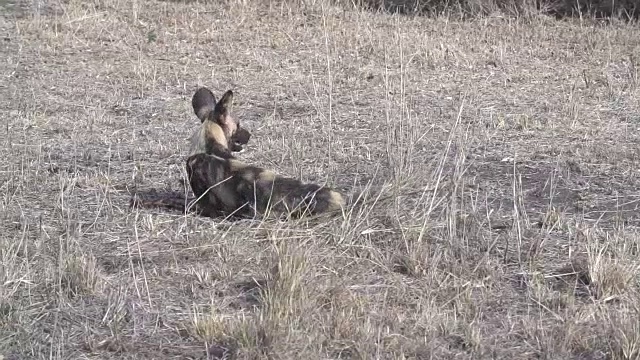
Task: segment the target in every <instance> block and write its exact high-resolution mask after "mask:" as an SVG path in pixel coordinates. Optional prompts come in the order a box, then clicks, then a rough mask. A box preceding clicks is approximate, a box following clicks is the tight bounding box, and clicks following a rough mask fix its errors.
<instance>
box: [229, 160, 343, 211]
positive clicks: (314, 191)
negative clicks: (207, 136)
mask: <svg viewBox="0 0 640 360" xmlns="http://www.w3.org/2000/svg"><path fill="white" fill-rule="evenodd" d="M229 163H230V165H231V167H230V170H231V172H232V173H234V177H236V178H239V179H240V180H241V181H238V182H237V184H238V185H237V186H238V187H237V191H238V193H240V194H242V197H243V198H244V199H246V201H247V202H248V203H249V204H250V205H252V206H255V207H257V210H258V212H261V213H262V212H265V211H266V209H267V208H268V207H270V208H271V209H272V210H273V211H275V212H277V213H293V214H294V215H297V216H299V215H302V214H304V213H307V214H319V213H325V212H333V211H339V210H341V209H343V208H344V207H345V206H346V201H345V199H344V197H343V196H342V195H341V194H340V193H339V192H337V191H335V190H332V189H330V188H327V187H323V186H320V185H317V184H304V183H302V182H301V181H300V180H297V179H292V178H286V177H282V176H277V175H276V174H275V173H273V172H272V171H269V170H265V169H261V168H259V167H254V166H248V165H245V164H243V163H241V162H239V161H237V160H230V161H229Z"/></svg>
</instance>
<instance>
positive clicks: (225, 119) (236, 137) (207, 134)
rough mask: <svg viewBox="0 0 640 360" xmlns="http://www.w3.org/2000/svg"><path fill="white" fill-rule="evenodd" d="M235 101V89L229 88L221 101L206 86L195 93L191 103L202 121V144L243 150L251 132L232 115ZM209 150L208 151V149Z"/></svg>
mask: <svg viewBox="0 0 640 360" xmlns="http://www.w3.org/2000/svg"><path fill="white" fill-rule="evenodd" d="M232 103H233V91H231V90H227V92H225V93H224V95H222V98H220V101H217V102H216V97H215V96H214V95H213V93H212V92H211V91H210V90H209V89H207V88H206V87H201V88H200V89H198V91H196V93H195V94H193V98H192V99H191V105H192V106H193V111H194V112H195V113H196V115H197V116H198V118H199V119H200V121H201V122H202V125H203V126H202V130H203V133H202V135H203V138H201V139H198V141H199V142H204V143H202V144H200V146H204V147H205V148H209V147H211V146H213V145H214V144H212V142H214V143H216V144H215V146H222V147H223V148H224V149H227V150H229V151H235V152H239V151H242V150H243V145H246V144H247V143H248V142H249V138H251V133H250V132H249V131H247V130H246V129H244V128H242V127H241V126H240V122H239V121H238V120H237V119H235V118H233V117H232V116H231V108H232V105H233V104H232ZM207 152H208V151H207Z"/></svg>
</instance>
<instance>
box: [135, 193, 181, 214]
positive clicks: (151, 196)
mask: <svg viewBox="0 0 640 360" xmlns="http://www.w3.org/2000/svg"><path fill="white" fill-rule="evenodd" d="M193 200H194V199H193V198H190V197H187V196H186V195H185V194H184V193H182V192H179V191H169V190H163V191H157V190H156V189H151V190H150V191H147V192H144V193H135V194H133V196H132V197H131V201H130V202H129V207H130V208H164V209H170V210H177V211H180V212H181V213H183V214H184V213H185V212H186V211H187V210H188V209H189V204H190V203H192V201H193Z"/></svg>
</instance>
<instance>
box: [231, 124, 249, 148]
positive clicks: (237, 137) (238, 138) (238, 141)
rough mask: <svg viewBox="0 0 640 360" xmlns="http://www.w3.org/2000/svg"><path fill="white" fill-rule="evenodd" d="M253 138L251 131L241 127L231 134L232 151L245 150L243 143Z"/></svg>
mask: <svg viewBox="0 0 640 360" xmlns="http://www.w3.org/2000/svg"><path fill="white" fill-rule="evenodd" d="M250 138H251V133H250V132H249V131H247V130H245V129H243V128H241V127H239V128H238V130H237V131H236V132H235V133H234V134H233V135H232V136H231V141H230V144H229V145H230V146H231V151H235V152H240V151H242V150H243V145H246V144H247V143H248V142H249V139H250Z"/></svg>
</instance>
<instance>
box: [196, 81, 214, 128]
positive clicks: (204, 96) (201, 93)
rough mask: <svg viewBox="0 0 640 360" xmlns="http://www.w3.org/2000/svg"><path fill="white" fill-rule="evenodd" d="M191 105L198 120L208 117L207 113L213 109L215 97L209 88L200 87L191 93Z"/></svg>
mask: <svg viewBox="0 0 640 360" xmlns="http://www.w3.org/2000/svg"><path fill="white" fill-rule="evenodd" d="M191 106H193V112H195V113H196V116H198V119H200V122H204V120H205V119H206V118H207V117H208V115H209V113H210V112H212V111H213V109H214V108H215V106H216V97H215V96H214V95H213V93H212V92H211V90H209V89H207V88H206V87H201V88H200V89H198V91H196V93H195V94H193V98H191Z"/></svg>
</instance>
